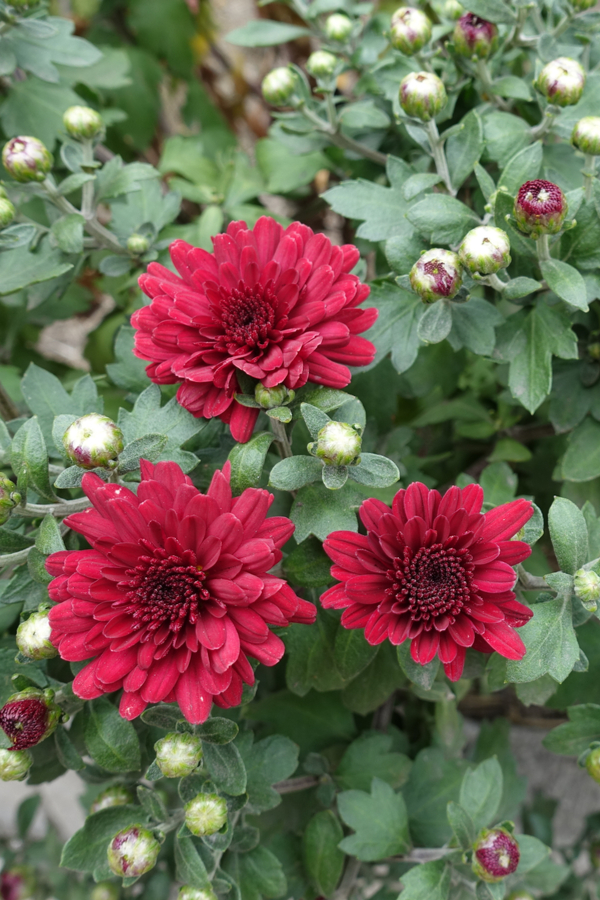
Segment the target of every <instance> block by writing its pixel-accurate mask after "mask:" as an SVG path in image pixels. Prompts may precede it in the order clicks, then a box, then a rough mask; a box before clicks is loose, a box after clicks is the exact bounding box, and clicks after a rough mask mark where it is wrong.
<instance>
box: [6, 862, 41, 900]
mask: <svg viewBox="0 0 600 900" xmlns="http://www.w3.org/2000/svg"><path fill="white" fill-rule="evenodd" d="M37 896H39V895H38V892H37V881H36V878H35V871H34V869H32V868H30V866H12V867H11V868H10V869H3V871H2V874H1V875H0V897H2V900H33V898H34V897H37Z"/></svg>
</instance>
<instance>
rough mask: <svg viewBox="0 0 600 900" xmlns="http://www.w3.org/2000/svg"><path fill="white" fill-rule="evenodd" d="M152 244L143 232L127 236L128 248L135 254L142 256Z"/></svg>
mask: <svg viewBox="0 0 600 900" xmlns="http://www.w3.org/2000/svg"><path fill="white" fill-rule="evenodd" d="M149 246H150V242H149V241H148V238H147V237H144V235H143V234H131V235H130V236H129V237H128V238H127V249H128V250H129V252H130V253H132V254H133V255H134V256H141V255H142V253H145V252H146V251H147V249H148V247H149Z"/></svg>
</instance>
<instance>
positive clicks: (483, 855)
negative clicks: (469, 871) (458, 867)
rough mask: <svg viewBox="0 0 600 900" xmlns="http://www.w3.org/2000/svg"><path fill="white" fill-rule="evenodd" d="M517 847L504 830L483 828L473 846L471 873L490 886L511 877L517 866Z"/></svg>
mask: <svg viewBox="0 0 600 900" xmlns="http://www.w3.org/2000/svg"><path fill="white" fill-rule="evenodd" d="M520 856H521V853H520V850H519V845H518V843H517V841H516V840H515V838H514V837H513V836H512V834H511V833H510V831H507V830H506V828H484V829H483V831H481V832H480V834H479V837H478V838H477V840H476V841H475V843H474V844H473V866H472V868H473V872H474V873H475V875H477V877H478V878H481V880H482V881H487V882H489V883H491V884H493V883H494V882H497V881H502V879H503V878H506V876H507V875H512V873H513V872H514V871H515V870H516V868H517V866H518V865H519V858H520Z"/></svg>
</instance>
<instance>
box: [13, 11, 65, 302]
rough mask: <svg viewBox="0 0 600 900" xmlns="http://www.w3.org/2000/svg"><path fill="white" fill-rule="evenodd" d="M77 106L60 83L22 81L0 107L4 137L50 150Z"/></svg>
mask: <svg viewBox="0 0 600 900" xmlns="http://www.w3.org/2000/svg"><path fill="white" fill-rule="evenodd" d="M62 21H67V20H66V19H63V20H62ZM77 104H81V97H79V96H78V95H77V94H76V93H75V92H74V91H72V90H71V88H69V87H67V86H66V85H65V84H64V83H63V84H48V83H47V82H45V81H40V80H39V79H37V78H26V79H24V80H23V81H15V82H14V83H13V84H12V85H11V89H10V91H9V92H8V94H7V96H6V98H5V100H4V102H3V103H2V106H1V107H0V120H1V121H2V127H3V130H4V132H5V134H31V135H33V136H34V137H37V138H39V140H40V141H42V143H44V144H46V146H47V147H48V149H49V150H52V149H53V147H54V144H55V143H56V140H57V138H58V137H59V135H61V134H64V125H63V122H62V117H63V113H64V112H65V110H66V109H68V107H69V106H77ZM2 292H3V293H4V290H3V291H2ZM6 293H7V294H8V293H12V292H11V291H6Z"/></svg>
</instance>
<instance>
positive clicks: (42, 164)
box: [2, 136, 54, 183]
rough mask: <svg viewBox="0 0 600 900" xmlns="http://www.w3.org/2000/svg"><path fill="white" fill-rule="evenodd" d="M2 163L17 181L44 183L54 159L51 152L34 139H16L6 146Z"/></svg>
mask: <svg viewBox="0 0 600 900" xmlns="http://www.w3.org/2000/svg"><path fill="white" fill-rule="evenodd" d="M2 162H3V164H4V168H5V169H6V171H7V172H8V174H9V175H10V176H11V177H12V178H14V180H15V181H19V182H21V183H25V182H27V181H44V180H45V178H46V175H47V174H48V172H49V171H50V169H51V168H52V163H53V162H54V159H53V157H52V154H51V153H50V151H49V150H48V149H47V148H46V147H45V146H44V144H42V142H41V141H38V139H37V138H34V137H24V136H21V137H15V138H12V140H10V141H8V143H7V144H5V145H4V149H3V150H2Z"/></svg>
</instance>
